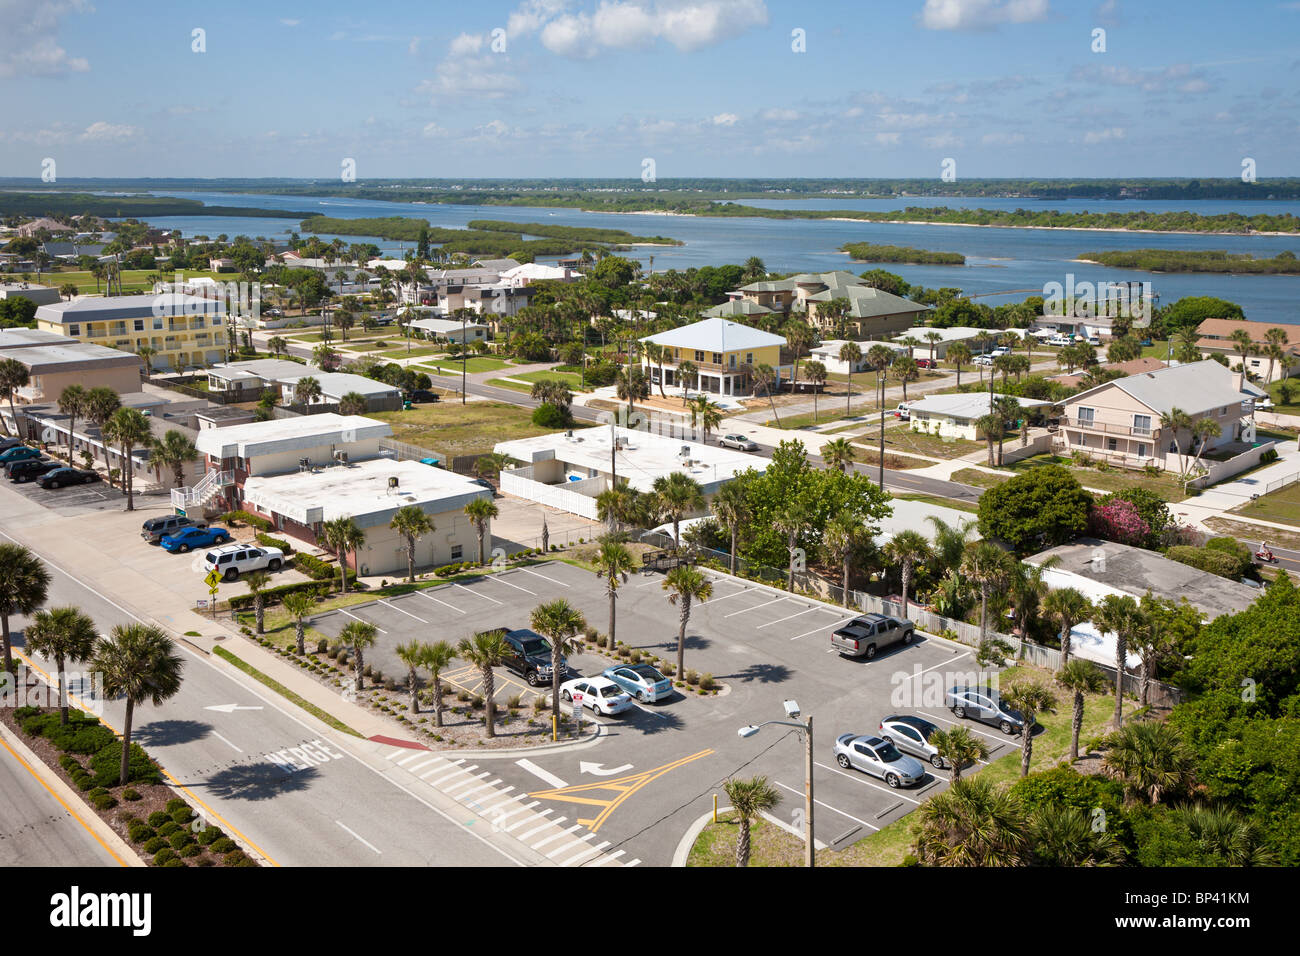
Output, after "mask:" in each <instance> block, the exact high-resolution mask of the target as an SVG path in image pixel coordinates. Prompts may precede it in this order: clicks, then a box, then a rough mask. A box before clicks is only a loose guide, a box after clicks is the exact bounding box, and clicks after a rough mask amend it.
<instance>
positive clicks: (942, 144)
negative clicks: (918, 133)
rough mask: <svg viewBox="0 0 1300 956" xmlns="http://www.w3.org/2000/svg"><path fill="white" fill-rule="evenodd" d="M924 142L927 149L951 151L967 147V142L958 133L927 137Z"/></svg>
mask: <svg viewBox="0 0 1300 956" xmlns="http://www.w3.org/2000/svg"><path fill="white" fill-rule="evenodd" d="M922 142H923V143H924V144H925V148H926V149H951V148H954V147H958V146H965V145H966V140H964V139H962V138H961V137H960V136H958V135H957V134H956V133H938V134H937V135H935V136H927V137H926V138H925V139H924V140H922Z"/></svg>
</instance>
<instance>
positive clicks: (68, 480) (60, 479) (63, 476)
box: [36, 468, 99, 488]
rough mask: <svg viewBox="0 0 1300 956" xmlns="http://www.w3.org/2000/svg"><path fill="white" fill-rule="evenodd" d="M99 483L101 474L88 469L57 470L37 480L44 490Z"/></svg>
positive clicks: (48, 472)
mask: <svg viewBox="0 0 1300 956" xmlns="http://www.w3.org/2000/svg"><path fill="white" fill-rule="evenodd" d="M96 481H99V472H96V471H91V470H90V469H88V468H55V469H54V470H53V471H47V472H46V473H45V474H43V475H41V476H40V477H39V478H37V479H36V483H37V484H38V485H40V486H41V487H42V488H62V487H64V486H65V485H89V484H92V483H93V482H96Z"/></svg>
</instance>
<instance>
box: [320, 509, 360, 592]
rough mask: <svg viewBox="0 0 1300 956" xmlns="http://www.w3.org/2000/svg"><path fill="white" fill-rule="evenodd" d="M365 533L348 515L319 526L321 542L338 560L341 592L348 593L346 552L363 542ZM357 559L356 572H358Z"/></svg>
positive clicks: (356, 547) (358, 546)
mask: <svg viewBox="0 0 1300 956" xmlns="http://www.w3.org/2000/svg"><path fill="white" fill-rule="evenodd" d="M365 541H366V534H365V532H364V531H362V530H361V528H360V527H359V526H358V525H357V523H356V520H355V519H353V518H352V517H350V516H345V517H339V518H331V519H330V520H329V521H326V522H325V523H324V525H323V526H322V528H321V543H322V544H323V545H325V547H327V548H329V549H330V550H331V551H333V552H334V555H335V557H336V558H337V559H338V562H339V577H340V578H341V579H342V585H341V587H342V592H343V593H344V594H347V593H348V552H349V551H354V550H356V549H358V548H360V547H361V545H363V544H365ZM360 570H361V568H360V560H359V559H358V567H357V572H358V573H360Z"/></svg>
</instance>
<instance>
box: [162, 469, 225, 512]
mask: <svg viewBox="0 0 1300 956" xmlns="http://www.w3.org/2000/svg"><path fill="white" fill-rule="evenodd" d="M234 482H235V473H234V472H232V471H209V472H208V473H207V474H205V475H204V476H203V477H202V479H200V480H199V483H198V484H196V485H195V486H194V487H193V488H173V489H172V507H173V508H175V509H176V510H177V511H183V512H185V513H186V514H189V511H190V509H191V508H201V507H202V506H203V505H205V504H207V503H208V502H209V501H210V500H212V498H213V497H215V496H216V495H218V494H220V492H221V489H222V488H225V487H226V486H227V485H232V484H234Z"/></svg>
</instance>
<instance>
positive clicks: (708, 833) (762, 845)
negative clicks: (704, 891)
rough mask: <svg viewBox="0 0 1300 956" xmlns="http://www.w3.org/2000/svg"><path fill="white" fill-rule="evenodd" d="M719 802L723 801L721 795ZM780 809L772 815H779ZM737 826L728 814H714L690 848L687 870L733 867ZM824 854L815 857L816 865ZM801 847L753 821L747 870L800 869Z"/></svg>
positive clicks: (787, 836)
mask: <svg viewBox="0 0 1300 956" xmlns="http://www.w3.org/2000/svg"><path fill="white" fill-rule="evenodd" d="M721 799H722V800H725V799H726V797H725V795H723V796H722V797H721ZM781 810H782V808H781V807H778V808H777V810H776V812H777V813H780V812H781ZM739 835H740V823H739V822H738V821H737V820H736V815H735V814H734V813H732V812H731V811H727V812H726V813H725V814H723V813H722V812H721V811H719V812H718V822H717V823H709V824H708V825H707V826H705V828H704V830H703V831H702V832H701V833H700V835H699V838H698V839H696V841H695V845H694V846H693V847H691V854H690V856H689V857H688V858H687V860H686V865H687V866H735V865H736V840H737V839H738V838H739ZM826 852H827V851H825V850H823V851H822V852H821V854H819V855H818V858H817V862H818V863H820V862H821V856H822V855H824V854H825V853H826ZM803 854H804V844H803V841H802V840H800V839H799V838H798V837H796V836H795V835H794V834H792V833H789V832H787V831H785V830H782V829H781V828H780V827H778V826H775V825H773V824H771V823H768V822H767V821H766V820H763V819H758V820H754V821H752V822H751V823H750V825H749V865H750V866H803Z"/></svg>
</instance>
